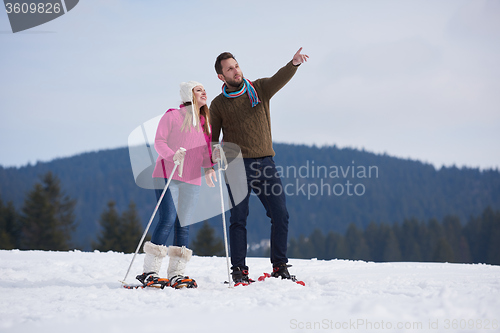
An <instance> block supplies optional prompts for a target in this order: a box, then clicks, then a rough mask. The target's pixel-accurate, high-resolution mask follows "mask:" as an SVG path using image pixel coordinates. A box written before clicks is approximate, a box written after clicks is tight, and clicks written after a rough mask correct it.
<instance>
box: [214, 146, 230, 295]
mask: <svg viewBox="0 0 500 333" xmlns="http://www.w3.org/2000/svg"><path fill="white" fill-rule="evenodd" d="M214 147H215V148H216V149H217V148H218V149H219V152H220V157H219V158H218V159H217V166H218V169H219V188H220V206H221V210H222V228H223V229H224V248H225V250H226V263H227V278H228V281H229V288H232V287H233V282H232V279H231V272H230V264H229V251H228V246H227V228H226V214H224V193H223V191H222V170H227V160H226V155H225V154H224V151H223V150H222V147H221V145H220V144H216V145H215V146H214ZM223 164H224V167H222V165H223Z"/></svg>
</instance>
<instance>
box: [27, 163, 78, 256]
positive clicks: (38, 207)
mask: <svg viewBox="0 0 500 333" xmlns="http://www.w3.org/2000/svg"><path fill="white" fill-rule="evenodd" d="M42 182H43V183H42V184H40V183H37V184H35V186H34V188H33V190H32V191H30V192H29V193H28V196H27V198H26V199H25V201H24V206H23V208H22V216H21V225H22V248H24V249H33V250H55V251H66V250H69V249H70V247H71V234H72V232H73V230H74V229H75V222H74V220H75V217H74V213H73V210H74V207H75V204H76V201H75V200H72V199H70V198H69V197H68V196H67V195H65V194H64V193H63V192H62V191H61V186H60V182H59V179H58V178H56V177H55V176H54V175H53V174H52V173H51V172H48V173H47V174H45V175H44V176H43V178H42Z"/></svg>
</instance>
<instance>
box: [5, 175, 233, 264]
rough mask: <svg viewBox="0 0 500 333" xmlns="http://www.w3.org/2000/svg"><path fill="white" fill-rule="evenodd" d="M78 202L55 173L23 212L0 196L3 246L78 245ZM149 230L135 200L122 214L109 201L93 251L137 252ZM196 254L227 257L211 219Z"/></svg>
mask: <svg viewBox="0 0 500 333" xmlns="http://www.w3.org/2000/svg"><path fill="white" fill-rule="evenodd" d="M76 203H77V202H76V200H74V199H71V198H70V197H69V196H68V195H66V194H65V193H64V192H63V191H62V190H61V185H60V180H59V179H58V178H57V177H55V176H54V175H53V174H52V173H51V172H48V173H46V174H45V175H44V176H43V177H42V178H41V182H38V183H36V184H35V185H34V187H33V189H32V190H31V191H29V192H28V194H27V196H26V198H25V201H24V204H23V206H22V208H21V212H17V211H16V209H15V208H14V205H13V203H12V202H8V203H7V204H4V203H3V201H2V199H1V198H0V249H6V250H11V249H23V250H52V251H67V250H71V249H75V248H78V245H77V244H75V243H74V242H73V238H74V237H73V236H74V235H73V232H74V231H75V228H76V225H77V222H76V219H75V214H74V208H75V205H76ZM142 233H143V230H142V224H141V221H140V218H139V217H138V214H137V208H136V205H135V203H134V202H133V201H131V202H130V203H129V206H128V208H127V209H126V210H125V211H123V212H122V213H120V212H118V210H117V208H116V203H115V202H114V201H113V200H109V201H108V203H107V206H106V208H105V209H104V211H103V212H102V213H101V215H100V218H99V232H98V234H97V236H96V240H95V241H93V242H92V249H93V250H99V251H117V252H125V253H132V252H135V250H136V248H137V244H138V243H139V240H140V239H141V236H142ZM150 238H151V237H150V235H148V236H147V237H146V240H149V239H150ZM191 246H192V248H193V249H194V250H195V254H197V255H201V256H209V255H223V253H224V247H223V244H222V240H221V239H220V238H217V237H216V236H215V233H214V230H213V228H211V227H210V225H209V224H208V222H207V221H205V222H204V223H203V226H202V227H201V229H200V230H199V231H198V233H197V235H196V237H195V239H194V240H193V241H192V245H191Z"/></svg>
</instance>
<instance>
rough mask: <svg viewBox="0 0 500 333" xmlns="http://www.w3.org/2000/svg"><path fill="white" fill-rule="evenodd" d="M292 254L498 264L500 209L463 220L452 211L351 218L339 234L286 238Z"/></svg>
mask: <svg viewBox="0 0 500 333" xmlns="http://www.w3.org/2000/svg"><path fill="white" fill-rule="evenodd" d="M289 256H290V257H292V258H318V259H335V258H338V259H353V260H365V261H376V262H389V261H420V262H433V261H434V262H452V263H488V264H494V265H499V264H500V211H494V210H493V209H491V208H486V209H485V210H484V211H483V213H482V214H481V215H480V216H477V217H473V218H471V219H470V220H469V221H468V222H467V223H466V224H465V225H463V224H462V223H461V221H460V219H459V218H458V217H456V216H446V217H444V218H443V220H442V221H441V223H440V222H439V221H438V220H437V219H430V220H429V221H428V222H423V221H419V220H417V219H407V220H404V221H403V223H401V224H399V223H395V224H393V225H388V224H385V223H381V224H375V223H373V222H372V223H370V224H369V225H368V226H367V227H366V228H365V229H364V230H362V229H360V228H358V227H357V226H356V225H355V224H353V223H351V224H350V225H349V227H348V228H347V231H346V232H345V234H343V235H342V234H340V233H337V232H333V231H330V232H328V233H327V234H326V235H325V234H324V233H323V232H322V231H321V230H320V229H315V230H314V231H313V232H312V233H311V234H310V235H309V236H308V237H305V236H300V237H298V238H292V239H291V240H290V247H289Z"/></svg>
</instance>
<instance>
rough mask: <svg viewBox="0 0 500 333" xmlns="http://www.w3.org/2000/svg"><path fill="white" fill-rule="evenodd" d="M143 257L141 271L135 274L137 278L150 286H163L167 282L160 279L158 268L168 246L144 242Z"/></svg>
mask: <svg viewBox="0 0 500 333" xmlns="http://www.w3.org/2000/svg"><path fill="white" fill-rule="evenodd" d="M144 252H145V253H146V257H145V258H144V266H143V270H142V271H143V273H142V274H141V275H138V276H137V280H139V281H141V282H142V283H143V284H145V285H148V286H150V287H158V288H163V287H165V285H167V284H168V280H167V279H160V277H159V274H160V269H161V264H162V261H163V258H165V256H166V255H167V253H168V248H167V247H166V246H165V245H157V244H153V243H151V242H146V243H144Z"/></svg>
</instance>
